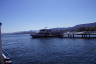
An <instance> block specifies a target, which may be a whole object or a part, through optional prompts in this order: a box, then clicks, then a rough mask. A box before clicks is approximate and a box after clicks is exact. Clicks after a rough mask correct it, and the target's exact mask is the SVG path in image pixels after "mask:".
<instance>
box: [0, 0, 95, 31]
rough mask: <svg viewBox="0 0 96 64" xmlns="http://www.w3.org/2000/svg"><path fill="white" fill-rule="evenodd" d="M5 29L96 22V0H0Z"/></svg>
mask: <svg viewBox="0 0 96 64" xmlns="http://www.w3.org/2000/svg"><path fill="white" fill-rule="evenodd" d="M0 22H2V23H3V25H2V32H3V33H7V32H17V31H27V30H38V29H43V28H45V27H47V28H57V27H59V28H60V27H71V26H74V25H77V24H83V23H92V22H96V0H0Z"/></svg>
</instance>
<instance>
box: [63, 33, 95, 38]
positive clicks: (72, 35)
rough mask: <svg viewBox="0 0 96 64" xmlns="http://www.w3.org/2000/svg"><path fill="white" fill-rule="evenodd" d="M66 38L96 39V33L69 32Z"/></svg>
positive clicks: (65, 34) (65, 35)
mask: <svg viewBox="0 0 96 64" xmlns="http://www.w3.org/2000/svg"><path fill="white" fill-rule="evenodd" d="M63 37H64V38H96V32H67V33H64V36H63Z"/></svg>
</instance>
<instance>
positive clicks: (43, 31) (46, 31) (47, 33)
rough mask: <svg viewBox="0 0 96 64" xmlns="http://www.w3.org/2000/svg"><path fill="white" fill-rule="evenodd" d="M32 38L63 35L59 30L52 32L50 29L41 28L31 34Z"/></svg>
mask: <svg viewBox="0 0 96 64" xmlns="http://www.w3.org/2000/svg"><path fill="white" fill-rule="evenodd" d="M31 36H32V38H46V37H59V38H61V37H63V34H62V33H60V32H56V31H55V32H54V31H52V30H51V29H41V30H40V31H39V32H38V33H35V34H31Z"/></svg>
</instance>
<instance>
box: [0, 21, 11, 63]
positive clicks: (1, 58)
mask: <svg viewBox="0 0 96 64" xmlns="http://www.w3.org/2000/svg"><path fill="white" fill-rule="evenodd" d="M1 26H2V23H0V64H12V61H11V60H10V58H9V57H7V56H6V55H5V54H4V50H3V49H2V40H1Z"/></svg>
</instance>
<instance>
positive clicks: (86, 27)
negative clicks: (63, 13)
mask: <svg viewBox="0 0 96 64" xmlns="http://www.w3.org/2000/svg"><path fill="white" fill-rule="evenodd" d="M50 30H51V31H52V32H72V31H96V22H94V23H87V24H79V25H76V26H73V27H68V28H51V29H50ZM36 32H37V31H35V30H30V31H21V32H14V33H7V34H34V33H36Z"/></svg>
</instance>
